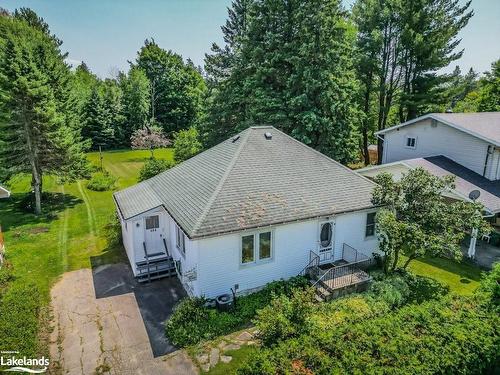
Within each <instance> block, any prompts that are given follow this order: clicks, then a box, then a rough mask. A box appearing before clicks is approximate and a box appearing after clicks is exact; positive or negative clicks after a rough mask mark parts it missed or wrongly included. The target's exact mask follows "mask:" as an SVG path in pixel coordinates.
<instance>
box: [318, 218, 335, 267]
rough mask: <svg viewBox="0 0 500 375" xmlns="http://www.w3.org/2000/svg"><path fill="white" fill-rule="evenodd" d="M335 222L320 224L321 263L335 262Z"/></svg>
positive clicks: (319, 250)
mask: <svg viewBox="0 0 500 375" xmlns="http://www.w3.org/2000/svg"><path fill="white" fill-rule="evenodd" d="M334 237H335V222H334V221H325V222H322V223H320V224H319V246H318V255H319V261H320V263H330V262H333V260H334V259H333V257H334V253H335V238H334Z"/></svg>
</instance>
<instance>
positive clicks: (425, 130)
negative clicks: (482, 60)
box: [375, 112, 500, 180]
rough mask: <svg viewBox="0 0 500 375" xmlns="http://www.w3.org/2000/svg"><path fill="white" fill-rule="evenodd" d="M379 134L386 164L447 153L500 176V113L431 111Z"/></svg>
mask: <svg viewBox="0 0 500 375" xmlns="http://www.w3.org/2000/svg"><path fill="white" fill-rule="evenodd" d="M375 134H376V135H377V136H379V137H381V138H383V154H382V164H387V163H391V162H395V161H400V160H407V159H416V158H426V157H430V156H437V155H443V156H445V157H447V158H448V159H451V160H453V161H455V162H456V163H458V164H460V165H462V166H464V167H465V168H467V169H470V170H471V171H473V172H476V173H477V174H479V175H481V176H483V177H485V178H487V179H488V180H499V179H500V112H482V113H431V114H428V115H425V116H422V117H418V118H416V119H414V120H411V121H407V122H404V123H402V124H399V125H396V126H393V127H390V128H387V129H384V130H381V131H379V132H377V133H375Z"/></svg>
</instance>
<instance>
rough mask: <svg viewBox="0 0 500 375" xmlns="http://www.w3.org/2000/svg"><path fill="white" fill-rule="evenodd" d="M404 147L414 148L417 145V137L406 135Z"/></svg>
mask: <svg viewBox="0 0 500 375" xmlns="http://www.w3.org/2000/svg"><path fill="white" fill-rule="evenodd" d="M406 147H407V148H415V147H417V138H415V137H406Z"/></svg>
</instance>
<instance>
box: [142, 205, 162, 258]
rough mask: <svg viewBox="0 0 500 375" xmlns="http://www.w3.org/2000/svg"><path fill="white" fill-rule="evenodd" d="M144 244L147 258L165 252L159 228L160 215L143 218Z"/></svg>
mask: <svg viewBox="0 0 500 375" xmlns="http://www.w3.org/2000/svg"><path fill="white" fill-rule="evenodd" d="M144 243H145V244H146V250H147V252H148V255H149V256H154V255H161V253H164V252H165V247H164V245H163V235H162V230H161V228H160V215H151V216H146V217H145V218H144Z"/></svg>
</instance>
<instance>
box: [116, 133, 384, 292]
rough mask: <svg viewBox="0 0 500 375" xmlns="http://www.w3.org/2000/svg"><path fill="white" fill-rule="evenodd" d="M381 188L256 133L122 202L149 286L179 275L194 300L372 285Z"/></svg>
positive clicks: (280, 136) (135, 265) (122, 194)
mask: <svg viewBox="0 0 500 375" xmlns="http://www.w3.org/2000/svg"><path fill="white" fill-rule="evenodd" d="M374 186H375V184H374V183H373V182H372V181H370V180H369V179H368V178H366V177H363V176H361V175H360V174H358V173H357V172H354V171H352V170H350V169H349V168H347V167H345V166H343V165H341V164H339V163H337V162H336V161H334V160H332V159H330V158H328V157H327V156H325V155H323V154H321V153H319V152H318V151H315V150H314V149H312V148H309V147H308V146H306V145H304V144H302V143H300V142H298V141H297V140H295V139H293V138H292V137H290V136H288V135H286V134H284V133H283V132H281V131H279V130H277V129H275V128H273V127H270V126H256V127H251V128H248V129H247V130H245V131H243V132H241V133H239V134H238V135H236V136H234V137H232V138H231V139H228V140H226V141H224V142H222V143H220V144H218V145H217V146H215V147H213V148H211V149H209V150H207V151H205V152H202V153H201V154H198V155H196V156H194V157H193V158H191V159H189V160H187V161H185V162H183V163H181V164H179V165H177V166H175V167H174V168H172V169H170V170H168V171H166V172H163V173H161V174H159V175H157V176H155V177H153V178H151V179H149V180H146V181H144V182H141V183H139V184H137V185H134V186H132V187H129V188H127V189H125V190H122V191H119V192H116V193H115V194H114V199H115V202H116V207H117V211H118V214H119V217H120V220H121V226H122V233H123V244H124V247H125V249H126V252H127V256H128V259H129V261H130V264H131V266H132V270H133V273H134V275H135V276H136V277H137V278H138V280H139V281H143V280H151V279H152V278H156V277H162V276H168V275H172V274H177V276H178V277H179V279H180V280H181V282H182V283H183V285H184V287H185V288H186V290H187V292H188V293H189V294H190V295H193V296H206V297H215V296H218V295H221V294H225V293H230V290H231V288H233V289H235V290H237V292H239V293H243V292H248V291H252V290H256V289H258V288H260V287H262V286H264V285H265V284H267V283H269V282H270V281H273V280H277V279H281V278H283V279H287V278H289V277H292V276H296V275H298V274H300V273H302V274H303V273H308V274H309V275H311V274H312V273H314V275H315V277H316V282H321V285H323V286H326V287H331V289H334V288H336V287H337V286H342V285H346V283H348V284H352V283H356V282H363V281H366V280H367V279H368V275H367V274H366V273H364V271H362V270H361V269H360V268H359V267H360V263H362V262H366V261H368V260H369V259H370V257H371V255H372V253H373V252H374V251H376V250H377V245H378V243H377V239H376V237H375V225H374V218H375V214H376V211H377V207H374V205H373V204H372V203H371V193H372V190H373V188H374ZM358 266H359V267H358Z"/></svg>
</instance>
